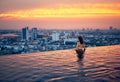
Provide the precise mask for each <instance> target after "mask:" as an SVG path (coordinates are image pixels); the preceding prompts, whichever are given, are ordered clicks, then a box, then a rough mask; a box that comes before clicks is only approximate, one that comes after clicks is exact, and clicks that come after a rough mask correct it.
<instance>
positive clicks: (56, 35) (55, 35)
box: [52, 32, 59, 41]
mask: <svg viewBox="0 0 120 82" xmlns="http://www.w3.org/2000/svg"><path fill="white" fill-rule="evenodd" d="M52 40H53V41H58V40H59V33H57V32H53V33H52Z"/></svg>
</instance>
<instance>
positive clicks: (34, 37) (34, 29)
mask: <svg viewBox="0 0 120 82" xmlns="http://www.w3.org/2000/svg"><path fill="white" fill-rule="evenodd" d="M31 39H32V40H36V39H37V28H32V31H31Z"/></svg>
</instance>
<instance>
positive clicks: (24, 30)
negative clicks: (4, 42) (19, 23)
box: [22, 27, 29, 41]
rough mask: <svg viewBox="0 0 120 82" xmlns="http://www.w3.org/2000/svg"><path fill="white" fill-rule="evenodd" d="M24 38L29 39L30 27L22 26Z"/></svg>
mask: <svg viewBox="0 0 120 82" xmlns="http://www.w3.org/2000/svg"><path fill="white" fill-rule="evenodd" d="M22 40H23V41H28V40H29V27H24V28H22Z"/></svg>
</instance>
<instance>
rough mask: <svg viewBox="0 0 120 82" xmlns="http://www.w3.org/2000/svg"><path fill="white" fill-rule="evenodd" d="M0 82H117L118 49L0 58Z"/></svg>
mask: <svg viewBox="0 0 120 82" xmlns="http://www.w3.org/2000/svg"><path fill="white" fill-rule="evenodd" d="M0 82H120V45H117V46H107V47H94V48H88V49H87V50H86V53H85V56H84V58H83V59H82V60H79V59H78V58H77V56H76V54H75V51H74V50H60V51H50V52H42V53H31V54H22V55H10V56H0Z"/></svg>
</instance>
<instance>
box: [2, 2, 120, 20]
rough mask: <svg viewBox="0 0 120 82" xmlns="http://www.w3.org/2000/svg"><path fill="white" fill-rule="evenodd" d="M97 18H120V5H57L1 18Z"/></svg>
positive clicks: (21, 11)
mask: <svg viewBox="0 0 120 82" xmlns="http://www.w3.org/2000/svg"><path fill="white" fill-rule="evenodd" d="M95 16H120V4H106V3H105V4H98V3H96V4H90V3H84V4H83V3H82V4H81V3H80V4H56V5H52V6H51V5H49V6H46V7H42V8H35V9H26V10H16V11H11V12H10V11H9V12H5V13H1V14H0V17H15V18H60V17H63V18H71V17H73V18H74V17H95Z"/></svg>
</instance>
